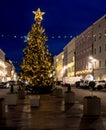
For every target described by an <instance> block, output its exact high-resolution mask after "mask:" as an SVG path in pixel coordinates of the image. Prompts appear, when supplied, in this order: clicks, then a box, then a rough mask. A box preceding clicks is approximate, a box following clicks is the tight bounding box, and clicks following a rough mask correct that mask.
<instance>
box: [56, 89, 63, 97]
mask: <svg viewBox="0 0 106 130" xmlns="http://www.w3.org/2000/svg"><path fill="white" fill-rule="evenodd" d="M56 97H63V88H62V87H58V88H57V89H56Z"/></svg>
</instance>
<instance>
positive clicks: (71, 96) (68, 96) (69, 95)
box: [64, 91, 75, 104]
mask: <svg viewBox="0 0 106 130" xmlns="http://www.w3.org/2000/svg"><path fill="white" fill-rule="evenodd" d="M64 101H65V104H66V103H74V102H75V93H74V92H72V91H69V92H68V91H67V92H65V94H64Z"/></svg>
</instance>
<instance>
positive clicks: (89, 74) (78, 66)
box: [75, 26, 93, 80]
mask: <svg viewBox="0 0 106 130" xmlns="http://www.w3.org/2000/svg"><path fill="white" fill-rule="evenodd" d="M92 28H93V27H92V26H90V27H88V28H87V29H86V30H85V31H83V32H82V33H81V34H80V35H78V36H77V37H76V41H75V57H76V60H75V61H76V63H75V70H76V76H81V77H82V79H88V80H89V79H91V78H93V68H92V63H91V61H90V59H89V57H90V56H92V50H93V48H92V47H93V38H92V37H93V31H92Z"/></svg>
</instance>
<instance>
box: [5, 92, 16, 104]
mask: <svg viewBox="0 0 106 130" xmlns="http://www.w3.org/2000/svg"><path fill="white" fill-rule="evenodd" d="M17 99H18V96H17V93H7V96H6V99H5V103H6V105H17Z"/></svg>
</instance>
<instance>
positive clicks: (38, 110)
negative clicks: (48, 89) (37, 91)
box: [0, 94, 106, 130]
mask: <svg viewBox="0 0 106 130" xmlns="http://www.w3.org/2000/svg"><path fill="white" fill-rule="evenodd" d="M35 96H36V95H26V98H25V99H20V100H19V99H18V104H17V105H16V106H7V105H6V106H5V113H6V118H4V119H0V130H106V114H102V115H101V116H100V117H99V118H96V117H84V116H83V105H82V104H80V103H79V102H78V101H75V103H74V104H68V105H66V104H65V103H64V98H63V97H61V98H59V97H56V96H53V95H50V94H45V95H40V96H41V98H40V106H39V107H34V108H31V106H30V99H31V98H34V97H35Z"/></svg>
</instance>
